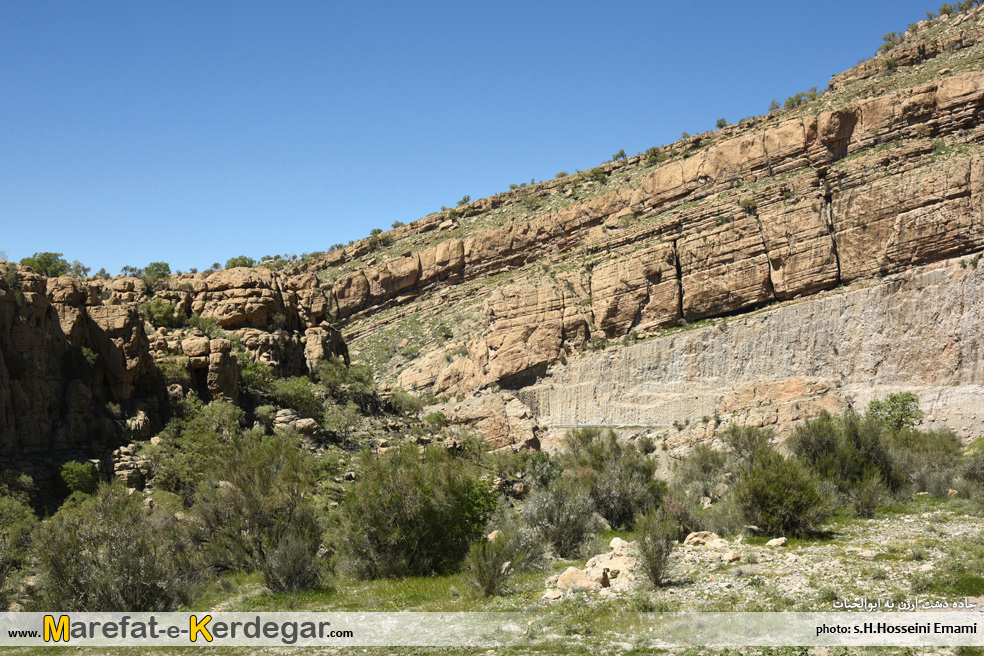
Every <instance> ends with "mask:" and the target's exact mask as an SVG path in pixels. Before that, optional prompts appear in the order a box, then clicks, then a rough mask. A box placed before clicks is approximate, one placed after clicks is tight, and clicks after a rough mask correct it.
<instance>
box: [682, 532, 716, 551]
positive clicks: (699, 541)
mask: <svg viewBox="0 0 984 656" xmlns="http://www.w3.org/2000/svg"><path fill="white" fill-rule="evenodd" d="M720 539H721V536H720V535H718V534H717V533H712V532H711V531H695V532H693V533H690V534H689V535H687V537H686V538H684V540H683V544H685V545H691V546H694V547H699V546H703V545H706V544H708V543H709V542H712V541H714V540H720Z"/></svg>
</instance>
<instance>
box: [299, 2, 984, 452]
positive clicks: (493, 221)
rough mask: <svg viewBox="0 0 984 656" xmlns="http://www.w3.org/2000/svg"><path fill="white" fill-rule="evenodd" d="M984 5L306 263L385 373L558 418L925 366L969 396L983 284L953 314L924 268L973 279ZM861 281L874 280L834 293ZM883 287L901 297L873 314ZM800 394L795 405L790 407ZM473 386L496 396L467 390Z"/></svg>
mask: <svg viewBox="0 0 984 656" xmlns="http://www.w3.org/2000/svg"><path fill="white" fill-rule="evenodd" d="M982 24H984V12H982V11H981V10H980V9H976V10H973V11H971V12H969V13H967V14H961V15H957V16H953V17H949V18H945V19H937V20H935V21H932V22H925V21H924V22H922V23H920V24H919V27H918V29H916V30H915V31H910V33H908V34H907V35H906V38H905V39H904V40H903V41H902V42H901V43H900V44H899V45H898V46H897V47H896V48H895V49H894V50H892V51H889V52H887V53H885V54H884V55H882V56H880V57H878V58H875V59H873V60H871V61H869V62H864V63H862V64H860V65H859V66H857V67H855V68H854V69H851V70H850V71H847V72H845V73H843V74H841V75H838V76H835V78H833V79H832V80H831V84H830V88H829V90H828V91H826V92H825V93H823V94H821V95H820V96H819V98H817V99H816V100H814V101H812V102H808V103H806V104H804V105H802V106H800V107H797V108H795V109H792V110H780V111H776V112H772V113H771V114H769V115H767V116H763V117H758V118H755V119H749V120H746V121H743V122H742V123H740V124H738V125H735V126H729V127H728V128H726V129H723V130H720V131H718V132H714V133H705V134H701V135H697V136H695V137H691V138H689V139H686V140H684V141H681V142H678V143H675V144H672V145H670V146H665V147H662V148H658V149H653V150H652V151H651V152H649V153H647V154H644V155H640V156H636V157H634V158H629V159H627V160H625V161H622V162H615V163H609V164H606V165H604V166H603V167H601V169H597V170H594V171H591V172H587V173H584V174H578V175H574V176H568V177H567V178H562V179H558V180H552V181H549V182H545V183H540V184H537V185H532V186H530V187H525V188H521V189H517V190H514V191H511V192H509V193H505V194H499V195H497V196H493V197H490V198H486V199H482V200H479V201H475V202H472V203H470V204H468V205H466V206H464V207H461V208H458V209H457V210H451V211H445V212H442V213H438V214H434V215H431V216H429V217H426V218H424V219H421V220H420V221H417V222H414V223H412V224H410V225H408V226H404V227H401V228H398V229H396V230H394V231H393V232H391V233H387V234H386V235H383V238H384V239H385V238H388V239H389V243H388V244H387V243H385V241H384V242H382V247H380V244H381V242H380V240H379V239H378V238H377V239H376V240H374V241H366V240H364V241H363V242H360V243H358V244H355V245H353V246H350V247H349V248H346V249H342V250H339V251H336V252H334V253H331V254H329V255H327V256H324V257H323V258H321V259H319V260H317V261H315V262H311V263H308V264H306V265H304V267H302V270H303V271H305V272H310V273H316V274H317V275H318V278H319V280H320V281H321V283H320V287H321V289H323V290H324V291H325V293H326V295H327V298H328V304H329V308H330V311H331V313H332V314H333V316H334V317H335V318H336V320H337V322H338V325H339V326H340V327H341V328H342V330H343V332H344V334H345V336H346V339H347V340H348V341H349V342H350V343H351V346H352V348H353V352H357V353H358V357H361V358H363V359H365V360H367V361H369V362H370V363H372V364H373V365H374V366H375V367H376V369H377V371H378V372H379V374H380V375H382V376H384V377H387V378H388V379H389V380H391V381H392V382H394V383H397V384H399V385H402V386H404V387H407V388H410V389H414V390H418V391H428V392H433V393H436V394H449V395H452V396H457V397H458V398H459V399H461V398H462V397H468V396H470V395H471V394H472V393H473V392H474V391H475V390H481V389H485V390H489V389H495V388H497V387H502V388H508V389H510V390H511V391H512V392H515V396H516V397H518V398H519V399H521V400H526V401H527V402H528V403H529V405H530V409H531V410H532V414H533V415H535V416H536V417H537V418H538V419H539V420H540V421H541V422H542V423H545V424H558V423H559V424H567V423H576V422H583V421H592V422H593V421H599V422H604V423H620V424H624V423H650V422H651V423H672V422H678V423H685V422H688V421H689V422H694V421H695V420H698V419H700V418H701V417H703V416H705V415H708V416H710V415H713V414H715V412H719V413H720V412H724V413H729V414H730V413H734V415H735V416H736V417H738V418H740V419H741V420H743V421H746V420H750V421H755V422H762V423H769V424H772V423H778V424H785V423H787V422H788V421H791V420H794V419H796V418H799V417H801V416H806V415H809V414H811V413H815V412H816V411H817V409H819V408H821V407H834V406H838V405H843V404H844V403H846V402H847V399H848V398H849V397H850V396H851V395H853V396H854V398H855V399H856V400H858V401H861V400H863V399H864V398H867V396H868V395H869V394H870V392H869V391H868V390H871V389H889V388H892V389H897V388H910V387H911V388H914V389H923V388H924V389H925V391H926V392H927V393H928V394H930V395H932V396H933V398H935V399H943V400H938V401H934V402H933V403H934V404H936V405H939V406H940V408H941V410H942V411H943V413H944V414H945V410H946V408H950V407H952V408H953V410H954V411H957V410H958V409H960V411H961V412H962V411H963V410H962V409H961V408H964V407H965V406H968V405H972V404H973V402H974V401H973V399H977V398H979V396H978V394H979V391H980V389H979V387H978V386H979V385H980V384H981V383H982V382H984V381H982V378H981V364H980V357H981V356H980V348H979V345H980V337H979V334H974V331H973V329H972V326H973V325H974V324H973V322H974V319H975V316H976V314H977V313H979V306H978V305H974V304H973V303H976V302H977V301H972V302H971V305H970V306H968V307H967V308H965V311H966V315H962V318H960V319H954V320H953V321H950V322H942V323H940V322H937V319H936V315H934V313H933V310H935V309H938V306H939V304H940V301H944V302H946V301H947V299H948V297H946V296H944V297H943V298H942V299H936V298H935V297H934V296H933V292H931V291H927V292H926V293H923V294H920V292H918V290H919V289H922V286H923V285H926V284H930V283H928V282H924V281H925V280H926V275H929V276H930V278H932V279H933V280H934V282H933V283H932V286H934V289H936V290H937V291H938V293H940V294H944V295H945V294H949V293H951V292H953V290H955V289H964V287H961V286H962V285H964V286H965V284H964V282H962V278H961V276H962V275H963V276H966V272H965V271H964V270H963V269H961V268H960V266H959V265H958V264H956V262H958V261H959V258H960V257H962V256H965V255H969V254H974V253H976V252H979V251H981V250H982V249H984V187H982V183H984V158H982V153H984V151H982V142H984V130H982V127H981V119H982V108H984V73H982V72H981V64H982V61H984V44H981V43H980V41H981V39H980V35H981V34H982V32H984V26H982ZM945 261H950V262H951V265H949V266H947V267H943V268H940V269H938V270H937V271H936V272H935V273H933V274H931V275H930V274H924V273H919V271H918V267H920V266H923V265H926V264H929V263H933V262H945ZM973 263H974V265H976V263H977V260H973ZM964 266H970V264H969V262H964ZM975 280H976V279H975ZM858 283H864V285H865V286H866V289H867V287H868V286H870V285H874V287H873V288H871V289H869V290H868V291H866V292H863V293H860V294H859V293H855V292H854V291H853V287H851V288H849V290H848V293H847V294H845V295H844V297H843V298H841V299H839V300H835V299H832V298H830V297H829V295H822V294H821V295H820V296H818V294H819V293H821V292H825V291H826V292H832V291H834V290H839V289H841V288H843V287H844V286H850V285H855V284H858ZM968 284H970V286H971V287H974V288H975V289H976V283H974V282H971V283H968ZM968 293H971V292H968ZM865 294H867V296H865ZM791 299H815V300H810V301H808V302H805V303H803V304H801V305H797V306H796V307H795V309H783V310H777V313H776V315H775V317H776V318H775V320H774V321H772V322H771V323H769V325H770V326H771V328H766V327H763V326H760V327H758V328H755V327H753V326H750V325H748V322H742V323H741V324H740V325H741V326H746V327H745V328H739V327H738V326H736V327H734V328H717V329H714V330H703V331H700V332H695V333H693V334H688V336H687V337H685V338H684V337H678V336H675V335H674V334H673V330H675V329H677V328H678V327H680V326H685V325H689V324H692V323H694V322H699V321H701V320H704V319H708V318H715V317H736V316H742V315H744V314H746V313H749V312H754V311H756V310H759V309H762V308H764V307H767V306H771V305H773V304H779V303H782V302H785V301H789V300H791ZM876 301H878V302H880V306H879V307H881V308H882V309H883V311H884V312H886V313H896V312H898V313H899V316H894V318H893V316H885V317H882V318H881V319H880V320H879V319H878V317H876V316H875V315H874V314H873V313H872V309H871V307H872V306H871V305H870V304H871V303H875V302H876ZM920 310H922V311H920ZM900 311H904V313H905V316H901V314H902V312H900ZM834 312H838V313H846V314H840V315H838V316H840V319H838V318H837V317H834V316H831V313H834ZM851 313H853V314H854V315H856V316H855V318H857V319H858V320H862V319H864V320H863V321H861V323H857V322H855V321H853V320H851V319H850V318H848V316H847V315H850V314H851ZM862 315H863V316H862ZM770 316H772V315H770ZM780 317H781V318H780ZM838 320H839V321H841V323H840V325H837V322H838ZM755 321H760V322H764V321H765V320H764V319H757V320H755ZM753 323H754V322H753ZM889 329H891V330H889ZM871 331H875V332H871ZM877 331H882V333H886V331H888V332H893V334H894V335H895V336H896V339H897V340H899V339H901V340H903V341H906V340H909V341H912V342H913V346H912V348H910V349H908V351H906V352H898V351H897V350H896V349H895V348H893V345H892V344H891V343H890V342H889V341H886V340H882V339H879V338H877V335H878V334H879V333H878V332H877ZM813 333H817V335H813ZM834 333H836V334H834ZM811 335H813V336H811ZM915 335H919V336H920V337H919V338H918V339H916V338H915V337H913V336H915ZM637 339H644V340H646V344H645V345H642V346H632V347H628V348H622V349H620V350H618V351H617V352H616V353H614V354H611V355H609V354H607V353H606V355H605V356H604V357H598V356H593V355H591V354H590V351H591V350H592V349H596V348H603V347H606V346H609V345H612V346H617V345H618V342H619V341H622V340H625V341H629V342H632V341H636V340H637ZM724 340H728V341H724ZM761 340H767V341H764V342H763V341H761ZM958 345H959V346H958ZM807 347H808V348H807ZM958 350H959V351H960V358H961V360H960V362H959V364H958V365H955V364H953V363H950V362H948V358H951V357H953V355H952V354H953V353H955V352H956V351H958ZM685 352H686V353H690V354H691V355H690V356H687V357H685V355H684V353H685ZM804 354H808V355H804ZM879 354H882V355H879ZM746 355H747V356H748V357H745V356H746ZM650 358H652V359H654V360H656V361H658V362H659V363H660V364H656V363H655V362H652V361H650ZM880 359H884V364H882V365H879V364H875V363H876V361H879V360H880ZM937 359H939V360H941V362H940V363H939V367H938V369H935V368H934V364H933V362H934V361H935V360H937ZM691 360H693V361H694V362H695V363H696V364H693V365H689V366H688V367H684V366H683V363H687V362H690V361H691ZM794 360H795V362H793V361H794ZM565 362H566V363H567V365H566V366H564V363H565ZM914 362H915V363H919V366H911V365H912V363H914ZM756 363H761V364H762V366H759V365H757V364H756ZM865 363H868V364H865ZM766 365H767V366H766ZM786 381H799V382H795V384H794V385H793V387H792V388H791V387H790V386H789V385H788V384H787V382H786ZM626 384H627V385H628V388H626V387H625V385H626ZM837 385H840V387H837ZM953 385H955V387H953ZM645 386H648V387H649V388H651V389H653V390H661V391H660V392H659V393H643V392H641V391H640V389H641V388H642V387H645ZM749 386H751V387H749ZM797 386H804V387H803V389H802V391H801V392H795V391H794V390H795V388H796V387H797ZM940 386H946V387H948V390H947V393H946V394H943V392H942V389H941V388H940ZM592 387H600V388H603V389H604V388H607V387H612V388H620V389H619V392H618V394H615V395H612V394H608V393H604V392H598V393H590V394H586V393H585V392H584V390H585V389H589V388H592ZM697 388H699V389H700V390H702V391H701V392H697V393H696V398H694V399H692V400H690V401H686V402H684V401H683V400H680V399H682V398H683V397H686V396H687V395H690V396H693V395H694V390H695V389H697ZM938 388H939V389H938ZM547 390H549V391H547ZM671 390H672V391H671ZM674 394H676V395H678V396H679V397H680V399H678V400H677V401H675V402H671V401H670V400H669V399H670V398H672V397H673V395H674ZM797 394H799V395H800V396H802V398H803V399H810V400H809V402H805V403H804V404H803V405H804V406H805V407H804V408H803V410H802V411H801V412H792V411H783V412H782V413H780V412H779V411H778V410H776V409H775V408H777V407H780V406H783V405H788V403H789V402H788V401H787V400H786V399H787V397H792V396H796V395H797ZM486 396H487V395H486ZM629 397H632V400H631V401H626V400H625V399H627V398H629ZM958 397H959V398H960V399H962V400H961V401H959V402H957V401H952V399H956V398H958ZM508 398H511V397H508ZM508 398H507V399H506V401H503V403H505V402H508ZM954 403H956V405H953V404H954ZM476 404H478V405H486V406H489V407H492V406H494V405H495V404H494V403H493V404H490V403H487V402H476V401H473V400H468V399H465V400H464V401H463V405H461V406H460V407H459V409H460V410H461V412H462V413H464V414H465V415H469V416H471V415H473V414H474V412H475V406H476ZM762 407H767V408H771V409H769V410H760V408H762ZM447 409H449V410H451V411H454V409H455V406H454V405H453V404H452V405H450V406H447ZM937 414H940V413H937ZM941 416H942V414H941ZM643 419H645V421H644V422H643ZM494 433H495V437H496V439H499V438H500V437H501V436H502V435H503V434H504V433H503V431H501V430H500V431H495V432H494ZM506 434H508V431H507V432H506Z"/></svg>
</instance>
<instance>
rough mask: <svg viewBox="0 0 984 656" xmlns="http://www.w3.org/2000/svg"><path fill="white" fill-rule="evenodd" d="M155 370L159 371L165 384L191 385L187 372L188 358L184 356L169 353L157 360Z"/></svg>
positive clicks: (189, 375) (185, 386)
mask: <svg viewBox="0 0 984 656" xmlns="http://www.w3.org/2000/svg"><path fill="white" fill-rule="evenodd" d="M157 371H159V372H160V374H161V377H162V378H163V379H164V384H165V385H168V386H171V385H181V387H184V388H187V387H191V374H190V373H188V358H187V357H186V356H177V355H171V356H168V357H166V358H164V359H163V360H158V361H157Z"/></svg>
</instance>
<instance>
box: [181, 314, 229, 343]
mask: <svg viewBox="0 0 984 656" xmlns="http://www.w3.org/2000/svg"><path fill="white" fill-rule="evenodd" d="M185 325H186V326H188V327H189V328H197V329H198V330H200V331H202V332H203V333H205V335H206V336H208V337H209V338H210V339H215V338H217V337H225V336H226V332H225V331H224V330H222V326H220V325H219V322H218V320H216V319H215V317H203V316H202V315H200V314H192V315H191V316H190V317H188V319H187V320H186V321H185Z"/></svg>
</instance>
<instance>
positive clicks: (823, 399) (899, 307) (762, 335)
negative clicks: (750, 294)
mask: <svg viewBox="0 0 984 656" xmlns="http://www.w3.org/2000/svg"><path fill="white" fill-rule="evenodd" d="M978 259H979V258H977V259H974V258H962V259H959V260H957V261H951V262H947V263H941V264H937V265H931V266H928V267H923V268H918V269H913V270H911V271H907V272H905V273H901V274H896V275H892V276H888V277H886V278H884V279H880V280H877V281H873V282H870V283H867V284H863V285H857V286H856V287H851V288H844V289H840V290H836V291H833V292H826V293H824V294H820V295H816V296H812V297H810V298H808V299H804V300H802V301H795V302H790V303H788V304H784V305H782V306H780V307H776V308H774V309H769V310H766V311H762V312H758V313H755V314H752V315H749V316H741V317H735V318H731V319H727V320H720V321H719V322H717V323H713V325H706V326H699V327H694V328H692V329H689V330H681V331H679V332H675V333H671V334H667V335H664V336H661V337H656V338H654V339H652V340H649V341H646V342H644V343H640V344H635V345H632V346H625V347H622V348H618V349H612V350H611V351H606V352H602V353H598V354H594V355H590V356H586V357H581V358H579V359H577V360H576V361H572V362H570V363H569V364H567V365H559V366H557V367H555V368H554V369H552V370H551V371H550V372H549V374H548V375H546V376H545V377H544V378H542V379H541V380H540V381H539V382H537V384H535V385H532V386H529V387H526V388H525V389H523V390H521V391H519V392H517V393H516V394H517V396H518V397H519V399H520V400H522V401H523V402H525V403H526V405H527V406H528V407H529V408H530V409H531V410H532V412H533V414H534V415H536V416H537V417H538V418H539V419H540V421H541V422H543V423H544V424H547V425H552V424H576V423H587V424H637V425H645V424H660V423H675V424H677V428H670V429H667V430H664V431H657V432H659V433H661V434H664V435H666V436H667V437H668V439H669V441H670V444H671V446H674V445H677V444H679V443H681V442H686V441H688V440H690V439H692V438H693V437H694V436H695V435H696V437H698V438H707V437H710V436H713V434H714V428H715V423H716V421H718V420H720V421H721V422H722V425H726V424H727V423H730V422H731V421H737V422H739V423H742V424H745V423H749V424H753V425H757V426H763V425H764V426H774V427H777V428H779V429H780V432H784V431H786V430H788V429H789V428H791V426H792V425H793V422H795V421H796V420H799V419H802V418H804V417H811V416H815V415H816V414H818V413H819V412H820V410H822V409H827V410H831V411H838V410H841V409H843V408H845V407H847V406H848V405H850V404H852V403H853V404H855V405H858V406H859V407H860V408H863V406H864V404H866V403H867V402H868V401H869V400H870V399H871V398H874V397H876V396H879V395H883V394H885V393H888V392H892V391H898V390H901V389H906V390H913V391H916V392H917V393H918V394H919V396H920V399H921V401H922V407H923V409H924V410H925V411H926V412H927V413H928V414H929V415H930V416H931V420H930V422H929V423H930V424H938V425H941V426H942V425H944V424H945V425H947V426H950V427H951V428H954V429H956V430H958V432H960V433H962V434H963V435H965V436H969V435H971V434H974V435H977V434H980V432H981V431H982V430H984V403H982V399H984V339H982V329H981V326H982V325H984V262H980V263H978ZM972 263H973V264H972ZM974 264H976V266H974ZM715 416H716V417H715ZM704 418H711V419H712V420H711V421H707V420H705V419H704ZM684 424H686V428H679V427H680V426H681V425H684ZM554 437H556V432H555V434H554Z"/></svg>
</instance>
